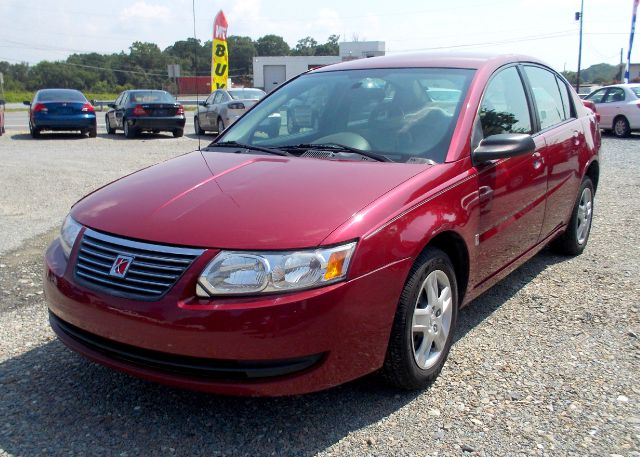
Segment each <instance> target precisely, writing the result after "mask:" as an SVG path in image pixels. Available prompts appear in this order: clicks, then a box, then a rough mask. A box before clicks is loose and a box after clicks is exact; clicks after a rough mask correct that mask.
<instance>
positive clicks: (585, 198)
mask: <svg viewBox="0 0 640 457" xmlns="http://www.w3.org/2000/svg"><path fill="white" fill-rule="evenodd" d="M594 195H595V189H594V188H593V182H592V181H591V178H589V177H588V176H585V177H584V179H583V180H582V184H581V185H580V192H579V193H578V200H577V201H576V204H575V206H574V207H573V212H572V213H571V220H570V221H569V226H568V227H567V230H566V231H565V232H564V233H563V234H562V235H561V236H560V237H559V238H557V239H556V240H554V241H553V243H552V244H551V246H552V248H553V249H554V250H555V251H556V252H558V253H559V254H564V255H580V254H582V251H584V248H585V247H587V241H589V234H590V233H591V220H592V218H593V197H594Z"/></svg>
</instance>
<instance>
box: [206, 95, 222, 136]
mask: <svg viewBox="0 0 640 457" xmlns="http://www.w3.org/2000/svg"><path fill="white" fill-rule="evenodd" d="M214 94H215V95H214V96H213V100H212V102H211V104H210V105H209V106H207V125H208V126H210V127H211V128H212V129H216V128H217V127H218V110H217V106H216V105H217V104H218V103H220V100H221V99H222V91H221V90H217V91H215V92H214Z"/></svg>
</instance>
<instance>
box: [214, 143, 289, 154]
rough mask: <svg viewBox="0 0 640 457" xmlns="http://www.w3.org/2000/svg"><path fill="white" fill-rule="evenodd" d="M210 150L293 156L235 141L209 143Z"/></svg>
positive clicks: (284, 152) (281, 151)
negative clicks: (247, 151) (233, 149)
mask: <svg viewBox="0 0 640 457" xmlns="http://www.w3.org/2000/svg"><path fill="white" fill-rule="evenodd" d="M209 147H210V148H215V147H219V148H237V149H245V150H249V151H260V152H266V153H267V154H275V155H277V156H293V154H291V153H289V152H287V151H283V150H281V149H277V148H263V147H262V146H254V145H252V144H244V143H238V142H237V141H221V142H220V143H215V142H214V143H211V144H210V145H209Z"/></svg>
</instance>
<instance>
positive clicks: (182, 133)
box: [173, 129, 184, 138]
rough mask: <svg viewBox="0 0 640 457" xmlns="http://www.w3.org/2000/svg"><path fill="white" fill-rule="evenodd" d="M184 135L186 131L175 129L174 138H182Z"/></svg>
mask: <svg viewBox="0 0 640 457" xmlns="http://www.w3.org/2000/svg"><path fill="white" fill-rule="evenodd" d="M182 135H184V129H173V136H174V137H176V138H180V137H181V136H182Z"/></svg>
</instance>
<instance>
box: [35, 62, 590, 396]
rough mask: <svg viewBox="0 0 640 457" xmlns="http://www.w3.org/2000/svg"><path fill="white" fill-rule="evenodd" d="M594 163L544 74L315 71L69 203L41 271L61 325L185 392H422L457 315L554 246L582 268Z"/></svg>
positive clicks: (568, 102)
mask: <svg viewBox="0 0 640 457" xmlns="http://www.w3.org/2000/svg"><path fill="white" fill-rule="evenodd" d="M290 116H291V117H293V118H292V119H288V117H290ZM274 119H277V122H279V125H278V126H276V127H277V128H273V123H274ZM289 125H294V126H295V128H294V129H291V130H290V129H289V127H288V126H289ZM599 148H600V134H599V130H598V125H597V121H596V118H595V114H594V113H593V112H592V111H591V110H589V109H587V108H586V107H585V106H584V105H583V104H582V102H581V100H580V99H579V98H578V96H577V95H576V93H575V92H574V91H573V89H572V88H571V86H570V85H569V84H568V83H567V81H566V80H565V79H564V78H563V77H562V76H560V75H559V74H558V73H557V72H555V71H554V70H552V69H551V68H549V67H548V66H546V65H545V64H544V63H542V62H540V61H538V60H536V59H534V58H530V57H525V56H513V55H511V56H485V55H465V54H461V55H458V56H454V55H451V54H447V55H442V54H415V55H398V56H387V57H378V58H371V59H363V60H355V61H350V62H344V63H340V64H337V65H332V66H327V67H323V68H321V69H317V70H314V71H311V72H308V73H305V74H303V75H301V76H299V77H298V78H295V79H293V80H291V81H289V82H288V83H286V84H284V85H282V86H281V87H279V88H278V89H277V90H275V91H274V92H272V93H271V94H269V95H268V96H267V97H265V98H264V99H262V100H261V101H260V102H259V103H257V104H256V105H255V106H254V107H253V108H252V109H251V110H249V111H248V112H247V113H246V114H245V115H244V116H242V117H241V118H240V119H239V120H238V121H237V122H236V123H234V124H233V125H232V126H230V127H229V128H228V129H227V130H226V131H225V132H224V133H223V134H222V135H221V136H219V137H218V138H216V140H215V142H213V143H211V144H210V145H209V146H208V147H207V148H206V149H204V150H202V151H194V152H192V153H190V154H186V155H183V156H181V157H177V158H175V159H173V160H169V161H166V162H163V163H161V164H158V165H155V166H153V167H150V168H146V169H144V170H141V171H139V172H137V173H134V174H132V175H129V176H127V177H124V178H122V179H120V180H118V181H115V182H114V183H112V184H110V185H108V186H106V187H103V188H101V189H99V190H97V191H95V192H93V193H91V194H89V195H88V196H87V197H85V198H84V199H82V200H80V201H79V202H78V203H76V204H75V205H74V206H73V208H72V209H71V212H70V214H69V216H68V217H67V219H66V220H65V222H64V224H63V227H62V230H61V236H60V238H59V239H57V240H55V241H54V242H53V243H52V244H51V246H50V247H49V249H48V250H47V253H46V259H45V278H46V279H45V292H46V296H47V299H48V302H49V309H50V321H51V325H52V327H53V329H54V331H55V332H56V333H57V335H58V337H59V338H60V339H61V340H62V341H63V342H64V343H65V344H67V345H68V346H69V347H70V348H72V349H73V350H75V351H78V352H80V353H81V354H84V355H85V356H87V357H89V358H90V359H92V360H95V361H97V362H100V363H102V364H105V365H107V366H110V367H112V368H115V369H118V370H122V371H124V372H127V373H130V374H133V375H136V376H140V377H143V378H146V379H149V380H153V381H157V382H162V383H167V384H171V385H174V386H180V387H185V388H190V389H198V390H204V391H209V392H218V393H224V394H234V395H286V394H298V393H304V392H310V391H316V390H321V389H326V388H329V387H331V386H334V385H337V384H340V383H344V382H347V381H349V380H352V379H355V378H358V377H360V376H364V375H366V374H368V373H372V372H374V371H378V370H381V372H382V373H383V375H384V376H385V377H386V378H387V379H388V380H389V381H390V382H392V383H393V384H394V385H396V386H399V387H401V388H405V389H416V388H423V387H425V386H427V385H428V384H429V383H430V382H432V381H433V380H434V379H435V377H436V376H437V375H438V374H439V372H440V370H441V368H442V366H443V364H444V363H445V360H446V358H447V355H448V352H449V349H450V347H451V344H452V341H453V335H454V332H455V327H456V320H457V316H458V311H459V309H460V308H461V307H462V306H465V305H467V304H469V303H470V302H471V301H472V300H473V299H474V298H476V297H478V295H480V294H481V293H483V292H484V291H486V290H487V289H488V288H489V287H491V286H492V285H494V284H496V283H497V282H498V281H499V280H500V279H502V278H504V277H505V276H506V275H507V274H509V273H510V272H511V271H513V270H514V269H515V268H517V267H518V266H519V265H521V264H522V263H523V262H525V261H526V260H527V259H529V258H531V257H532V256H533V255H535V254H536V253H537V252H538V251H540V250H541V249H542V248H543V247H545V246H546V245H547V244H550V243H551V244H552V245H553V247H554V248H555V249H556V250H557V251H558V252H560V253H563V254H567V255H577V254H580V253H581V252H582V251H583V250H584V249H585V247H586V245H587V241H588V238H589V231H590V227H591V220H592V214H593V201H594V196H595V192H596V189H597V186H598V178H599V165H598V151H599Z"/></svg>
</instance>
